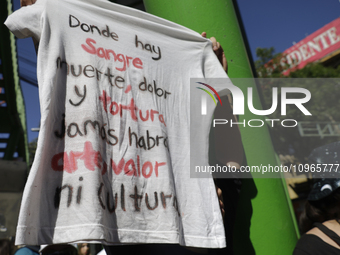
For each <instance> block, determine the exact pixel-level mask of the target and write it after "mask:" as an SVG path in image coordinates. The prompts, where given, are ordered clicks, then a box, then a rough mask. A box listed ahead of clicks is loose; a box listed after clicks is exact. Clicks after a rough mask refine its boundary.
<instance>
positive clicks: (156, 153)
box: [5, 0, 227, 248]
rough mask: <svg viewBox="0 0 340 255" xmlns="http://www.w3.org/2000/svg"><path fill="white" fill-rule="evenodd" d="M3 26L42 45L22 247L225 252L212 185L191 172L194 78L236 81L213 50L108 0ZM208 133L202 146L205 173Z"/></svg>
mask: <svg viewBox="0 0 340 255" xmlns="http://www.w3.org/2000/svg"><path fill="white" fill-rule="evenodd" d="M5 24H6V26H8V27H9V29H10V30H11V31H12V32H13V33H14V34H15V35H16V36H17V37H19V38H23V37H33V38H35V40H37V41H39V50H38V82H39V95H40V106H41V127H40V133H39V139H38V148H37V151H36V155H35V160H34V163H33V166H32V169H31V171H30V174H29V178H28V181H27V184H26V187H25V191H24V195H23V200H22V205H21V210H20V216H19V222H18V227H17V234H16V244H17V245H19V244H27V245H39V244H51V243H68V242H77V241H86V242H91V241H92V242H101V243H103V244H108V245H114V244H118V243H179V244H181V245H186V246H193V247H207V248H221V247H225V245H226V244H225V236H224V228H223V222H222V217H221V213H220V208H219V203H218V199H217V196H216V191H215V186H214V183H213V180H212V178H202V179H195V178H190V173H189V170H188V169H189V161H190V159H189V157H190V109H189V108H190V106H189V94H190V93H189V87H190V78H191V77H195V78H202V77H227V76H226V74H225V72H224V71H223V69H222V67H221V66H220V64H219V62H218V60H217V58H216V56H215V55H214V53H213V51H212V46H211V42H210V41H209V40H207V39H205V38H202V37H201V36H200V35H199V34H198V33H196V32H194V31H192V30H190V29H187V28H185V27H182V26H180V25H178V24H175V23H172V22H169V21H167V20H164V19H161V18H158V17H155V16H153V15H150V14H147V13H144V12H140V11H137V10H134V9H130V8H127V7H123V6H119V5H116V4H112V3H110V2H106V1H102V0H82V1H80V0H58V1H55V0H38V1H37V2H36V4H34V5H31V6H28V7H23V8H21V9H20V10H18V11H16V12H15V13H13V14H12V15H10V16H9V17H8V19H7V20H6V23H5ZM208 115H209V116H210V117H211V115H212V110H210V111H209V112H208ZM209 128H210V123H202V125H198V127H197V129H199V132H201V131H202V130H203V131H205V133H206V137H203V138H197V140H196V141H195V142H196V143H197V151H195V157H197V158H198V159H200V160H201V162H202V163H203V164H206V165H207V164H208V144H207V141H208V132H209Z"/></svg>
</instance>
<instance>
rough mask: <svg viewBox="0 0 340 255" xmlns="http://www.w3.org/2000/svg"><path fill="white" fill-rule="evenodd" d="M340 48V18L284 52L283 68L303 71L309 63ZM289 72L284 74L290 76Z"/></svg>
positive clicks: (281, 62)
mask: <svg viewBox="0 0 340 255" xmlns="http://www.w3.org/2000/svg"><path fill="white" fill-rule="evenodd" d="M339 48H340V18H337V19H336V20H334V21H332V22H330V23H328V24H327V25H325V26H324V27H322V28H320V29H319V30H317V31H315V32H314V33H313V34H311V35H309V36H307V37H306V38H305V39H303V40H301V41H300V42H298V43H296V44H295V45H293V46H292V47H290V48H289V49H287V50H285V51H284V52H283V56H284V57H283V58H281V60H280V64H281V65H282V66H286V65H288V66H289V67H290V69H292V68H294V69H301V68H303V67H304V66H305V65H306V64H307V63H310V62H314V61H316V60H319V59H321V58H323V57H325V56H327V55H328V54H330V53H332V52H333V51H335V50H337V49H339ZM288 73H289V70H287V71H285V72H284V74H288Z"/></svg>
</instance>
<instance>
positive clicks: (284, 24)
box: [14, 0, 340, 142]
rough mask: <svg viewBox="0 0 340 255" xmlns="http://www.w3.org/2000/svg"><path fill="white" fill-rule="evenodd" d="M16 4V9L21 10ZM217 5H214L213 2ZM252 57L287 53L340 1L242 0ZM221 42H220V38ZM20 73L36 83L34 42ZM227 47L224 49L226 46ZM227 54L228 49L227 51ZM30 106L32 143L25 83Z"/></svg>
mask: <svg viewBox="0 0 340 255" xmlns="http://www.w3.org/2000/svg"><path fill="white" fill-rule="evenodd" d="M19 2H20V1H19V0H14V8H15V9H17V8H19V7H20V3H19ZM212 2H213V1H212ZM237 2H238V5H239V9H240V12H241V17H242V22H243V25H244V27H245V32H246V35H247V40H248V42H249V46H250V49H251V54H252V57H253V59H254V60H256V59H257V58H256V55H255V52H256V48H258V47H261V48H269V47H274V48H275V53H279V52H283V51H284V50H286V49H288V48H289V47H291V46H292V45H293V43H294V42H299V41H300V40H302V39H303V38H305V37H306V36H308V35H310V34H312V33H313V32H315V31H316V30H318V29H320V28H321V27H323V26H324V25H326V24H327V23H329V22H331V21H333V20H335V19H336V18H338V17H340V1H339V0H286V1H278V0H257V1H254V0H238V1H237ZM217 39H218V38H217ZM17 46H18V59H19V73H20V75H21V76H23V77H25V78H26V79H29V80H35V81H36V74H35V73H36V69H35V65H36V53H35V50H34V47H33V43H32V41H31V39H20V40H18V41H17ZM222 46H223V45H222ZM225 50H227V49H225ZM21 86H22V91H23V94H24V100H25V104H26V118H27V131H28V141H29V142H30V141H32V140H33V139H35V138H37V137H38V132H33V131H31V129H32V128H37V127H39V121H40V108H39V98H38V88H37V87H35V86H32V85H30V84H29V83H27V82H24V81H21Z"/></svg>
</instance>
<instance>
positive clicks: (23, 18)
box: [5, 0, 45, 41]
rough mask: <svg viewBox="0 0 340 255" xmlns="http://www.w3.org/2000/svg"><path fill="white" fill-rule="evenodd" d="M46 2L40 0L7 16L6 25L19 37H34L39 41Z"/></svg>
mask: <svg viewBox="0 0 340 255" xmlns="http://www.w3.org/2000/svg"><path fill="white" fill-rule="evenodd" d="M44 2H45V1H44V0H38V1H37V2H36V3H35V4H33V5H29V6H25V7H21V8H20V9H19V10H17V11H15V12H14V13H12V14H11V15H9V16H8V17H7V19H6V21H5V25H6V26H7V27H8V29H9V30H10V31H11V32H12V33H13V34H14V35H15V36H16V37H18V38H26V37H33V38H34V39H35V40H37V41H39V40H40V35H41V19H42V13H43V10H44Z"/></svg>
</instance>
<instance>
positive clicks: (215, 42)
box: [210, 37, 218, 51]
mask: <svg viewBox="0 0 340 255" xmlns="http://www.w3.org/2000/svg"><path fill="white" fill-rule="evenodd" d="M210 41H211V42H212V46H213V50H214V51H216V50H218V42H217V41H216V38H215V37H210Z"/></svg>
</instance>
